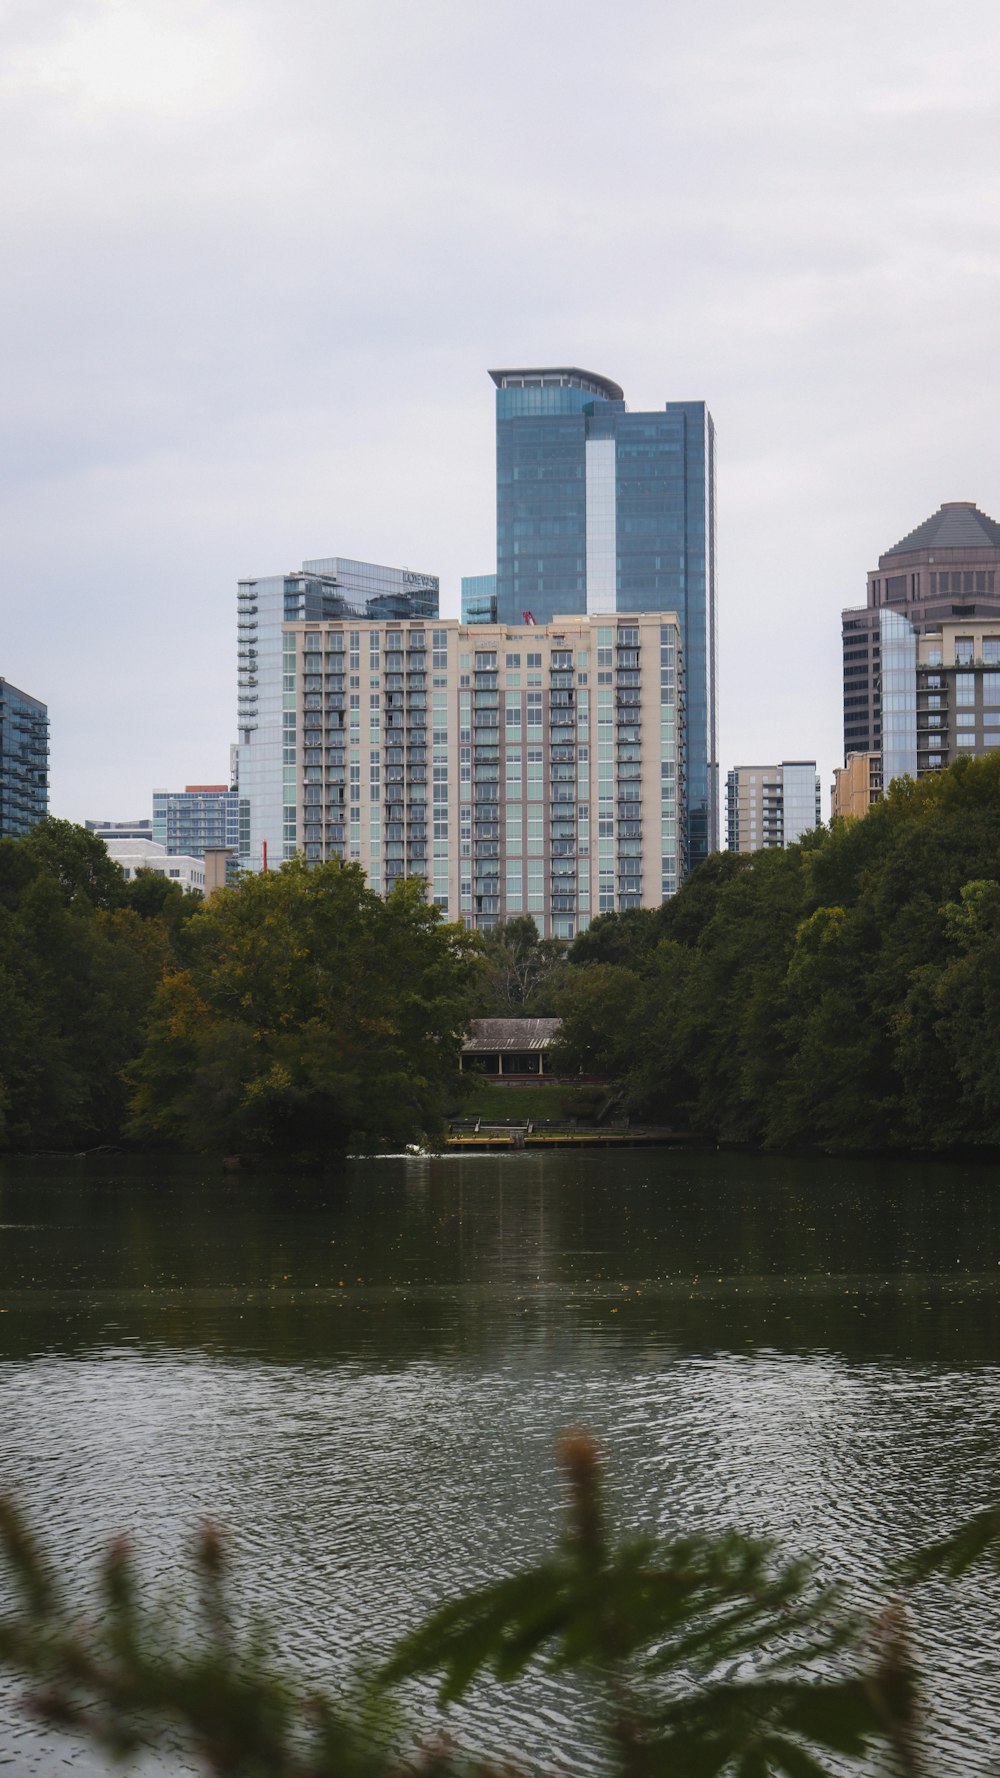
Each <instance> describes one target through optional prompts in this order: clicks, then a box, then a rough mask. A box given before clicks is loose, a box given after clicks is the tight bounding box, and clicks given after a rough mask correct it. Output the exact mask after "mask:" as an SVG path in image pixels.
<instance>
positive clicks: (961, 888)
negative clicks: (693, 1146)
mask: <svg viewBox="0 0 1000 1778" xmlns="http://www.w3.org/2000/svg"><path fill="white" fill-rule="evenodd" d="M569 960H570V967H569V968H568V969H567V970H565V971H564V973H563V976H562V979H561V982H560V986H559V1007H558V1010H559V1011H560V1012H561V1013H562V1015H563V1018H564V1021H565V1023H564V1027H563V1041H562V1051H561V1058H560V1059H561V1062H562V1065H563V1066H564V1067H580V1068H583V1069H585V1070H586V1071H588V1072H593V1073H603V1074H605V1075H607V1076H608V1077H609V1078H610V1079H613V1080H615V1081H616V1082H617V1083H618V1084H619V1086H620V1089H621V1092H622V1095H623V1098H624V1101H625V1103H626V1104H627V1106H628V1108H629V1110H630V1111H631V1112H633V1113H634V1114H636V1115H639V1116H643V1117H647V1118H650V1119H655V1120H656V1121H658V1122H662V1123H666V1124H669V1125H671V1126H673V1127H674V1128H675V1129H688V1130H692V1131H694V1132H697V1133H700V1134H704V1135H706V1136H711V1137H714V1138H717V1139H721V1140H732V1141H747V1142H752V1143H761V1144H765V1145H769V1146H773V1147H796V1146H803V1145H804V1146H810V1145H818V1146H821V1147H825V1148H831V1149H879V1148H925V1149H932V1150H933V1149H946V1148H954V1147H959V1146H964V1145H981V1146H994V1145H997V1144H1000V755H997V754H993V755H991V756H989V757H987V758H985V759H982V760H976V761H973V760H968V761H966V760H961V761H959V762H958V763H957V764H956V765H954V766H953V767H951V769H950V770H949V771H946V772H943V773H941V774H940V775H938V776H936V777H931V778H925V779H922V780H921V781H920V782H919V783H913V782H911V781H910V780H908V779H907V780H903V781H901V782H899V783H897V784H895V785H894V786H893V788H892V791H891V793H890V794H889V796H888V797H887V798H886V799H885V801H884V802H882V803H880V804H878V805H877V806H876V807H875V808H874V809H873V810H872V811H871V813H870V814H869V815H868V816H867V817H866V818H865V819H864V820H863V821H853V822H848V823H844V822H837V823H834V825H833V827H832V828H831V829H821V830H819V831H818V832H817V833H815V834H811V835H809V836H808V837H807V838H806V839H805V840H803V842H802V843H801V844H800V845H796V846H791V847H789V849H788V850H787V851H767V852H758V853H754V854H752V855H749V856H737V855H734V854H729V853H725V854H719V855H717V856H715V857H713V858H710V859H709V860H708V861H707V862H706V863H705V864H704V865H702V866H701V867H700V868H699V869H698V870H696V871H694V872H693V873H692V875H691V876H690V877H689V878H688V880H687V881H686V883H685V884H684V886H683V887H682V889H681V891H680V893H679V894H678V895H677V896H676V897H674V899H673V900H672V901H670V902H667V903H665V904H664V906H663V907H662V908H658V909H656V910H655V912H649V913H636V914H629V915H625V916H618V917H616V916H602V918H600V919H599V920H595V921H594V924H593V926H592V927H591V928H590V930H589V932H587V933H585V934H583V935H582V936H581V937H580V938H579V939H577V941H576V943H575V944H574V946H573V948H572V950H571V952H570V959H569Z"/></svg>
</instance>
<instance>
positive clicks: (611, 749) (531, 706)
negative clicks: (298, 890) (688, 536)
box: [282, 612, 686, 939]
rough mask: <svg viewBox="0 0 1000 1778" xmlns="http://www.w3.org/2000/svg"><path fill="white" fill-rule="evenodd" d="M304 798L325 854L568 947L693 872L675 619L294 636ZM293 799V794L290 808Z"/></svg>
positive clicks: (446, 905) (448, 624) (317, 848)
mask: <svg viewBox="0 0 1000 1778" xmlns="http://www.w3.org/2000/svg"><path fill="white" fill-rule="evenodd" d="M282 638H283V640H282V648H283V685H284V701H285V710H284V714H283V719H282V720H283V723H284V733H283V741H284V747H285V752H284V757H285V761H286V764H285V773H286V793H287V790H288V789H290V788H291V785H292V783H293V782H294V795H295V803H296V815H295V820H296V840H297V843H298V846H299V849H300V850H301V851H302V852H304V854H305V857H306V858H307V860H310V861H315V862H318V861H320V860H322V859H325V858H331V857H341V858H345V859H356V860H357V861H358V862H359V863H360V864H361V865H362V866H363V867H364V869H365V871H366V873H367V875H368V878H369V881H370V883H371V885H372V887H373V888H375V889H378V890H379V891H381V892H385V891H386V890H388V889H389V888H391V886H392V884H393V883H394V882H395V881H396V879H397V878H398V877H400V876H404V875H418V874H419V875H421V876H424V877H426V879H427V881H428V884H429V892H430V895H431V896H432V899H433V900H434V902H435V903H436V904H437V905H438V906H439V907H440V908H441V909H442V911H443V912H445V913H446V914H447V915H448V917H449V918H451V919H458V918H461V919H464V920H465V921H466V922H467V923H468V924H470V925H473V926H477V927H483V928H488V927H490V926H492V925H494V924H495V923H496V921H497V920H499V919H509V918H512V917H515V916H517V915H521V914H530V915H532V917H533V918H534V919H535V921H536V922H537V924H538V927H539V930H540V931H541V932H542V934H543V935H544V936H547V937H556V938H564V939H570V938H573V937H574V936H575V934H576V933H577V932H580V931H582V930H584V929H585V928H586V927H587V925H589V923H590V921H591V919H592V918H593V917H594V915H596V914H598V913H603V912H609V911H611V910H621V909H627V908H636V907H653V906H656V905H657V904H658V903H659V902H660V901H662V900H663V899H664V898H665V897H666V896H669V895H672V894H673V893H674V891H675V890H676V888H677V887H678V884H679V883H680V881H681V879H682V878H683V875H684V870H685V861H686V850H685V835H684V832H683V819H682V811H683V808H684V800H683V789H684V701H683V676H682V665H681V660H680V636H679V626H678V623H677V619H676V617H674V616H673V615H670V614H664V613H661V612H656V613H653V614H646V615H629V614H625V613H621V612H618V613H615V614H613V615H611V616H602V615H596V614H595V615H580V616H574V617H565V618H561V619H559V620H557V621H555V622H552V623H549V624H537V625H524V626H522V625H518V626H505V625H501V624H475V625H469V626H463V625H461V624H459V623H457V622H455V621H453V620H445V619H430V618H427V619H422V618H418V617H415V618H409V619H400V620H397V621H393V620H389V619H387V620H386V621H380V622H374V621H364V622H362V621H358V620H356V619H352V618H350V617H344V618H343V619H336V620H331V621H323V622H309V621H305V620H302V621H297V622H286V623H285V624H284V625H283V627H282ZM289 800H290V799H289Z"/></svg>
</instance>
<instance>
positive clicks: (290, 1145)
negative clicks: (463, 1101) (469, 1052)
mask: <svg viewBox="0 0 1000 1778" xmlns="http://www.w3.org/2000/svg"><path fill="white" fill-rule="evenodd" d="M185 952H186V957H187V962H186V966H185V967H184V968H181V969H176V970H173V971H171V972H170V973H168V974H167V976H166V977H165V979H164V981H163V983H162V985H161V987H160V989H159V991H158V994H157V1000H156V1005H155V1008H154V1013H153V1018H152V1022H151V1026H150V1031H149V1038H148V1042H147V1044H146V1047H145V1049H144V1050H143V1053H142V1055H141V1056H140V1058H139V1060H138V1061H137V1063H136V1064H135V1066H134V1068H133V1070H132V1079H133V1081H134V1082H135V1086H136V1093H135V1098H134V1101H133V1116H132V1121H131V1125H130V1129H131V1131H132V1133H133V1134H134V1135H135V1136H137V1137H139V1138H142V1139H147V1140H148V1139H153V1140H164V1141H167V1142H171V1143H177V1144H180V1145H182V1146H185V1147H189V1148H205V1149H213V1148H214V1149H222V1150H228V1151H239V1152H248V1151H249V1152H260V1151H267V1150H273V1151H274V1152H276V1153H277V1154H279V1155H281V1156H283V1157H289V1156H299V1157H301V1158H303V1159H318V1158H324V1157H328V1156H333V1155H337V1154H342V1153H344V1152H346V1151H347V1149H348V1148H351V1149H353V1150H356V1151H357V1150H367V1149H387V1148H388V1149H392V1148H401V1147H403V1146H404V1145H405V1144H406V1143H408V1142H413V1141H416V1140H418V1139H419V1138H421V1137H423V1136H425V1135H434V1134H435V1133H437V1132H438V1131H439V1130H440V1128H441V1125H442V1120H443V1117H444V1113H445V1109H446V1106H447V1104H448V1102H449V1101H450V1100H451V1099H453V1098H454V1097H455V1095H456V1092H457V1090H458V1084H459V1075H458V1059H459V1054H460V1050H461V1039H462V1032H463V1027H464V1025H465V1020H466V1006H467V1000H468V992H469V983H470V979H471V977H472V975H473V974H474V973H475V971H476V969H477V968H478V949H477V946H476V941H475V939H474V938H472V937H471V936H470V935H469V934H468V933H466V932H465V931H464V929H463V928H461V927H454V926H448V925H447V924H445V923H444V922H443V921H442V920H441V917H440V914H439V913H438V911H437V909H436V908H433V907H430V906H428V904H427V902H426V900H425V899H424V893H423V885H422V884H421V883H419V882H417V881H416V880H414V879H409V880H403V881H401V882H399V883H398V884H397V885H396V887H395V888H394V889H393V891H392V893H391V894H390V895H389V896H388V897H386V899H385V900H383V899H382V897H381V896H379V895H377V894H374V893H373V892H372V891H371V890H370V889H368V888H367V887H366V885H365V878H364V873H363V871H362V870H361V868H360V866H359V865H356V864H348V865H341V864H339V863H330V864H325V865H319V866H316V867H309V866H307V865H305V864H304V863H303V862H301V861H298V860H296V861H293V862H292V863H289V864H286V865H284V866H283V867H282V869H281V870H280V871H276V872H272V873H271V874H269V875H267V876H252V877H247V878H245V879H244V880H243V882H242V883H241V884H240V885H239V886H238V887H237V888H234V889H225V890H222V891H220V892H219V893H218V894H217V895H215V896H213V898H212V900H211V901H210V902H209V903H207V904H206V906H205V907H204V908H203V909H202V910H201V911H200V912H199V913H198V914H197V916H196V917H195V919H194V920H192V922H191V924H190V928H189V930H188V932H187V934H186V943H185Z"/></svg>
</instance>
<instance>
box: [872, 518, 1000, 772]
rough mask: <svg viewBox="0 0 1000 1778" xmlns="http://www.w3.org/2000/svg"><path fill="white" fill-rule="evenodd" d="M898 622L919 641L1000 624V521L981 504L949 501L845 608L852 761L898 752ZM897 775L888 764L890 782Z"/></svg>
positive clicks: (896, 548)
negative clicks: (893, 729)
mask: <svg viewBox="0 0 1000 1778" xmlns="http://www.w3.org/2000/svg"><path fill="white" fill-rule="evenodd" d="M896 619H905V620H906V624H907V625H909V626H910V627H912V631H913V635H914V637H915V638H917V637H924V636H927V635H929V634H931V633H937V632H938V631H942V630H946V629H951V628H952V627H953V626H955V625H958V626H959V627H963V626H964V627H971V626H972V625H973V623H974V622H975V621H976V620H979V622H980V624H981V623H982V622H983V621H987V622H989V623H992V624H996V625H1000V524H998V523H997V521H996V519H992V518H990V517H989V515H988V514H987V513H985V512H981V511H980V510H979V508H978V506H976V504H975V502H974V501H972V500H948V501H945V503H944V505H943V506H941V507H939V509H938V511H937V512H936V513H933V514H932V516H931V517H930V518H929V519H925V520H924V522H923V524H921V525H917V526H916V528H915V529H914V530H912V531H909V532H908V533H907V534H906V536H905V537H903V538H901V539H900V541H899V542H898V543H897V544H894V545H893V547H892V549H889V550H886V551H885V552H884V554H882V555H880V556H879V559H878V567H877V568H872V569H871V570H870V571H869V574H868V588H867V601H866V603H865V605H863V606H860V607H855V608H852V609H850V610H847V611H844V612H843V613H842V634H843V667H844V758H845V760H846V759H847V757H848V755H849V754H852V753H881V752H882V751H883V749H884V748H885V747H886V746H887V744H888V745H889V747H890V750H894V746H895V743H894V739H893V737H891V736H889V735H887V732H886V731H887V729H888V728H889V727H890V726H891V717H892V714H893V709H892V706H891V705H890V704H889V703H888V701H887V699H886V697H885V696H884V693H885V689H886V688H885V684H884V680H885V675H886V669H887V661H886V660H884V659H883V655H884V653H885V651H886V646H889V647H893V648H895V647H897V646H898V637H899V636H900V635H903V634H904V633H905V626H901V625H900V624H899V623H898V622H897V621H895V620H896ZM900 758H902V755H900ZM907 769H909V768H907ZM893 775H895V774H894V772H893V770H892V766H891V764H890V763H888V762H887V765H886V773H885V781H886V783H887V784H888V783H889V781H890V778H891V776H893Z"/></svg>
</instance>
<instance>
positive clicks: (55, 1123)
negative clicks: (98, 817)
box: [0, 820, 201, 1150]
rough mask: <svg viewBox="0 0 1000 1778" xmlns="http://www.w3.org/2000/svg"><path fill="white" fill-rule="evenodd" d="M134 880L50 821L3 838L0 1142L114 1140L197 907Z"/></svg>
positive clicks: (65, 1144)
mask: <svg viewBox="0 0 1000 1778" xmlns="http://www.w3.org/2000/svg"><path fill="white" fill-rule="evenodd" d="M200 899H201V898H200V896H195V895H185V894H184V893H183V891H182V890H181V889H180V888H179V886H178V885H177V884H176V883H171V882H169V880H168V879H166V878H164V877H157V876H148V877H147V876H141V877H138V878H136V879H135V880H134V881H133V882H131V883H127V882H126V881H125V878H124V875H123V874H122V872H121V870H120V869H119V868H118V866H117V865H116V864H114V863H113V862H112V861H111V859H110V858H109V857H108V854H107V851H106V849H105V847H104V844H103V842H102V841H101V840H100V839H98V838H97V837H96V836H95V835H94V834H91V833H88V832H87V831H86V830H85V829H84V828H80V827H74V826H72V825H71V823H69V822H68V821H55V820H47V821H42V822H40V823H39V825H38V826H37V827H35V828H33V829H32V830H31V832H30V833H29V834H28V835H27V836H26V837H25V838H24V839H23V840H2V841H0V1148H14V1149H28V1150H31V1149H39V1148H62V1149H65V1148H82V1147H94V1146H95V1145H97V1144H99V1143H101V1142H110V1141H114V1140H116V1139H117V1138H118V1136H119V1135H120V1132H121V1127H122V1122H123V1119H124V1117H125V1114H126V1108H127V1099H128V1091H127V1088H126V1085H125V1081H124V1079H123V1075H122V1070H123V1069H124V1067H125V1065H126V1064H127V1063H128V1062H129V1061H131V1059H132V1058H133V1057H134V1056H135V1055H136V1054H137V1052H138V1049H139V1048H140V1046H141V1044H142V1040H143V1033H144V1029H145V1021H146V1018H147V1017H148V1013H149V1009H150V1007H151V1005H152V1000H153V995H154V994H155V992H156V986H157V983H158V982H159V980H160V977H161V976H162V974H163V972H164V970H165V969H166V968H167V967H168V966H169V963H170V960H171V958H172V957H173V956H174V954H175V951H176V947H177V944H178V942H179V940H180V936H181V933H182V929H183V927H184V925H185V923H186V921H187V920H188V918H189V917H190V915H191V914H192V913H193V912H194V911H195V909H196V907H197V906H198V904H199V902H200Z"/></svg>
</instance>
